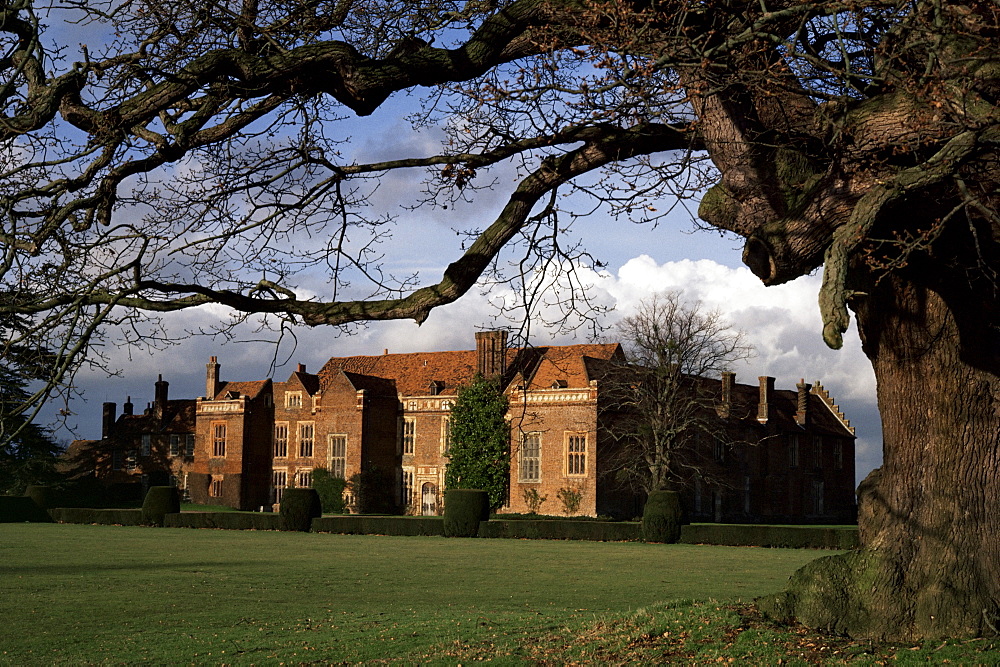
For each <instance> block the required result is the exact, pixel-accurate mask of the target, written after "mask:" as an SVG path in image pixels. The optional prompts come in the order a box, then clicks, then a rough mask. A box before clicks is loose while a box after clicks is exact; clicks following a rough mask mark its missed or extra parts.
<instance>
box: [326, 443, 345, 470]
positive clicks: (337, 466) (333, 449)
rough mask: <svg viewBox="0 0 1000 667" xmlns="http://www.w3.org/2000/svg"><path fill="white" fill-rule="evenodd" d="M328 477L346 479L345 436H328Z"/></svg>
mask: <svg viewBox="0 0 1000 667" xmlns="http://www.w3.org/2000/svg"><path fill="white" fill-rule="evenodd" d="M328 438H329V440H328V444H329V448H330V476H331V477H339V478H340V479H347V436H346V435H333V434H331V435H329V436H328Z"/></svg>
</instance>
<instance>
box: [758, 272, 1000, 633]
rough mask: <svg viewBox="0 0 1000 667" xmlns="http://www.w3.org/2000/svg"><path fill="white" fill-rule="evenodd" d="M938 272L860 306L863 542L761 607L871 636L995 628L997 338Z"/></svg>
mask: <svg viewBox="0 0 1000 667" xmlns="http://www.w3.org/2000/svg"><path fill="white" fill-rule="evenodd" d="M925 275H926V272H925ZM928 280H930V281H933V280H934V278H933V277H929V278H928ZM939 280H940V281H941V284H939V285H937V286H935V290H936V291H935V290H932V289H930V288H928V287H923V286H920V285H917V284H914V282H910V281H907V280H905V279H904V278H901V277H899V276H888V277H883V279H882V280H881V281H880V282H878V283H877V284H873V285H868V286H865V287H866V290H865V291H866V293H867V296H864V297H862V298H861V300H859V303H857V304H856V313H857V316H858V322H859V325H860V330H861V335H862V340H863V343H864V348H865V352H866V354H867V355H868V357H869V358H870V359H871V361H872V364H873V366H874V368H875V376H876V379H877V381H878V402H879V410H880V412H881V414H882V424H883V437H884V443H883V449H884V462H883V465H882V467H881V468H880V469H877V470H875V471H873V472H872V473H871V475H869V476H868V478H867V479H866V480H865V481H864V482H863V483H862V485H861V487H860V488H859V528H860V534H861V544H862V548H861V550H859V551H857V552H853V553H851V554H847V555H845V556H833V557H828V558H823V559H820V560H818V561H815V562H814V563H811V564H810V565H808V566H806V567H805V568H803V569H802V570H800V571H799V572H798V573H796V575H795V577H793V580H792V583H791V584H790V586H789V588H788V590H787V591H786V592H785V593H783V594H781V595H779V596H777V597H776V598H771V599H765V600H761V606H762V608H764V609H765V610H767V611H769V612H770V613H772V614H774V615H777V616H781V617H789V616H792V617H795V618H797V619H798V620H800V621H801V622H802V623H804V624H805V625H807V626H810V627H815V628H820V629H826V630H829V631H834V632H840V633H846V634H849V635H852V636H855V637H865V638H872V639H896V640H902V639H906V640H909V639H917V638H933V637H944V636H947V637H962V636H980V635H992V634H996V633H997V627H998V625H1000V622H998V621H1000V378H998V377H997V374H996V364H997V353H998V349H997V344H996V336H995V332H994V333H992V335H991V330H993V327H992V326H991V325H990V320H991V319H992V318H990V317H989V315H988V314H987V313H986V312H977V311H978V309H977V308H976V306H975V305H971V304H974V303H975V302H974V301H973V299H971V298H969V297H970V295H971V294H972V291H971V290H969V288H968V286H967V285H966V286H965V288H964V289H961V290H958V289H956V290H952V289H950V288H949V287H947V285H946V283H945V279H939ZM942 294H943V295H944V296H942ZM977 316H978V318H979V319H978V321H977Z"/></svg>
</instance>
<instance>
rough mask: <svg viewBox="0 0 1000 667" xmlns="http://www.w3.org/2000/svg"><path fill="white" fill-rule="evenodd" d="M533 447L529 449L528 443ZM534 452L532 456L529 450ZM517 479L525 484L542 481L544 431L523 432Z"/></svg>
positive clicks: (518, 455) (519, 450) (518, 457)
mask: <svg viewBox="0 0 1000 667" xmlns="http://www.w3.org/2000/svg"><path fill="white" fill-rule="evenodd" d="M529 441H530V442H532V443H533V444H532V447H531V449H530V450H529V449H528V443H529ZM529 451H530V452H533V455H532V456H529V455H528V452H529ZM517 459H518V461H517V481H518V482H521V483H523V484H538V483H540V482H541V481H542V433H541V431H529V432H526V433H522V434H521V446H520V447H519V448H518V452H517Z"/></svg>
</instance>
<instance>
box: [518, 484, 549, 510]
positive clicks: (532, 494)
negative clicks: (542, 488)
mask: <svg viewBox="0 0 1000 667" xmlns="http://www.w3.org/2000/svg"><path fill="white" fill-rule="evenodd" d="M521 498H523V499H524V504H525V505H527V506H528V513H529V514H538V510H539V509H541V507H542V503H544V502H545V501H546V500H548V499H549V498H548V496H543V495H542V494H540V493H538V489H536V488H535V487H529V488H527V489H522V490H521Z"/></svg>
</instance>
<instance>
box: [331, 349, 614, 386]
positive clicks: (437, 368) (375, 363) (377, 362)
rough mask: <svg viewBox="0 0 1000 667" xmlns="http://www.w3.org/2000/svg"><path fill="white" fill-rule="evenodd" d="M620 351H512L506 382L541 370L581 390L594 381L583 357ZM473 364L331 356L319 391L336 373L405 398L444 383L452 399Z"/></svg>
mask: <svg viewBox="0 0 1000 667" xmlns="http://www.w3.org/2000/svg"><path fill="white" fill-rule="evenodd" d="M620 349H621V348H620V346H619V345H617V344H584V345H560V346H550V347H532V348H522V349H511V350H508V351H507V367H508V379H509V377H510V376H511V375H513V373H515V372H517V371H520V372H521V373H523V374H524V376H525V377H528V378H532V377H533V376H534V375H535V374H536V372H538V371H539V369H542V368H546V369H548V370H547V371H545V376H546V377H547V376H548V375H553V376H555V375H559V376H560V378H561V379H565V380H566V381H567V385H568V386H570V387H585V386H587V385H588V384H589V382H590V380H591V379H593V378H592V377H591V375H590V372H589V371H588V367H587V364H586V362H585V361H584V358H585V357H587V358H593V359H599V360H607V359H610V358H611V357H612V356H614V355H615V354H621V352H620ZM476 361H477V354H476V351H475V350H460V351H453V352H412V353H406V354H383V355H377V356H356V357H334V358H332V359H330V360H329V361H328V362H326V364H325V365H324V366H323V369H322V370H321V371H320V372H319V377H320V384H321V385H322V386H323V387H325V386H327V384H328V383H329V378H330V376H331V374H332V373H334V372H335V371H336V370H337V369H342V370H344V371H345V372H347V373H350V374H358V375H365V376H373V377H376V378H384V379H387V380H393V381H394V382H395V384H396V389H397V390H398V392H399V394H401V395H403V396H425V395H427V394H429V393H431V391H430V385H431V382H434V381H437V382H441V383H444V388H443V389H442V391H441V393H443V394H448V395H451V394H454V393H455V391H456V390H457V389H458V387H460V386H462V385H464V384H468V383H469V382H471V381H472V378H473V377H475V374H476ZM349 377H350V375H349ZM352 382H353V379H352ZM551 382H552V380H549V384H548V385H545V386H549V385H551Z"/></svg>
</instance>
